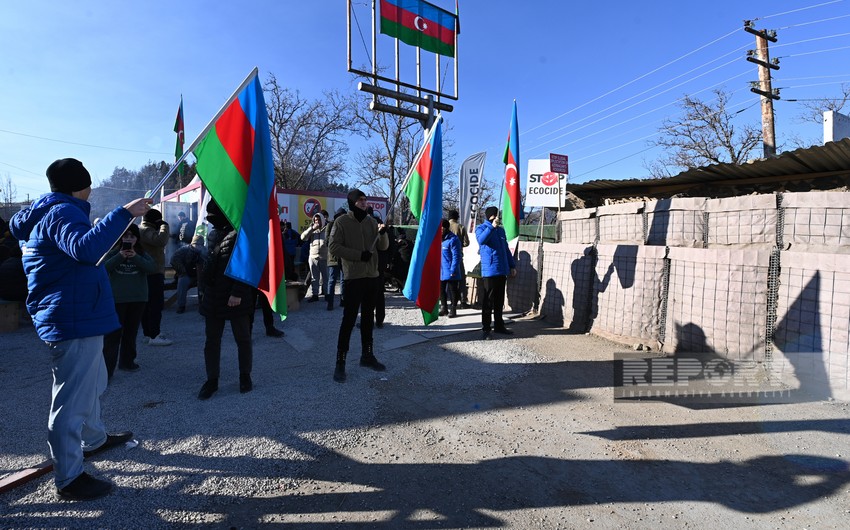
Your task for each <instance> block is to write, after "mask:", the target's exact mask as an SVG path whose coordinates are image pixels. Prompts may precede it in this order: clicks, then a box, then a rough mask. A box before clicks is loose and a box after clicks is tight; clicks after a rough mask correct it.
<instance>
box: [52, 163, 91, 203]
mask: <svg viewBox="0 0 850 530" xmlns="http://www.w3.org/2000/svg"><path fill="white" fill-rule="evenodd" d="M47 180H48V181H50V191H58V192H60V193H66V194H68V195H70V194H72V193H74V192H75V191H82V190H84V189H86V188H88V187H89V186H91V175H89V172H88V171H87V170H86V168H85V167H83V163H82V162H80V161H79V160H77V159H75V158H62V159H59V160H57V161H55V162H53V163H52V164H50V165H49V166H47Z"/></svg>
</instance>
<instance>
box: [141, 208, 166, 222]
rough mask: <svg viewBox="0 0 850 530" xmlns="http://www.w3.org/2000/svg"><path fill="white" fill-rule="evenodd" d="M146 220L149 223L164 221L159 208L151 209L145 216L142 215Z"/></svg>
mask: <svg viewBox="0 0 850 530" xmlns="http://www.w3.org/2000/svg"><path fill="white" fill-rule="evenodd" d="M142 219H144V220H145V221H147V222H149V223H156V222H157V221H162V212H160V211H159V210H154V209H150V210H148V211H147V212H145V215H144V217H142Z"/></svg>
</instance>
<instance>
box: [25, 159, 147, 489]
mask: <svg viewBox="0 0 850 530" xmlns="http://www.w3.org/2000/svg"><path fill="white" fill-rule="evenodd" d="M47 179H48V181H49V182H50V189H51V193H48V194H46V195H42V196H41V197H39V198H38V199H36V200H35V202H33V204H32V205H31V206H30V207H29V208H26V209H24V210H21V211H20V212H18V213H16V214H15V215H14V216H13V217H12V219H11V220H10V222H9V228H10V231H11V233H12V235H13V236H15V237H16V238H17V239H18V240H20V241H21V242H23V250H24V252H23V266H24V271H25V272H26V274H27V287H28V290H29V295H28V296H27V311H28V312H29V314H30V316H32V321H33V324H34V325H35V330H36V333H38V337H39V339H41V340H42V341H44V343H46V344H47V347H48V349H49V350H50V355H51V358H52V359H51V371H52V372H53V391H52V399H51V404H50V416H49V418H50V419H49V421H48V425H47V428H48V432H47V443H48V445H49V447H50V458H51V459H52V460H53V471H54V481H55V483H56V490H57V494H58V495H59V497H61V498H63V499H67V500H90V499H96V498H98V497H102V496H104V495H106V494H108V493H109V492H110V491H111V490H112V484H111V483H109V482H108V481H106V480H101V479H97V478H94V477H92V476H91V475H89V474H88V473H86V472H85V470H84V466H83V457H84V456H86V457H87V456H91V455H93V454H95V453H98V452H100V451H103V450H105V449H108V448H110V447H115V446H117V445H121V444H123V443H124V442H126V441H128V440H130V439H131V438H132V437H133V433H131V432H122V433H116V434H108V433H107V432H106V427H105V426H104V424H103V420H102V419H101V414H100V411H101V397H102V395H103V392H104V391H105V390H106V383H107V374H106V363H105V362H104V360H103V337H104V335H106V334H107V333H110V332H112V331H115V330H116V329H118V328H119V327H120V324H119V322H118V315H117V314H116V312H115V304H114V302H113V297H112V289H111V287H110V285H109V278H108V276H107V274H106V269H105V268H104V267H103V266H102V265H98V261H99V260H100V258H102V257H103V255H104V254H106V252H107V251H108V250H109V249H110V248H111V247H112V245H113V244H114V243H115V242H116V241H117V240H118V239H119V238H120V237H121V235H122V234H123V233H124V231H125V230H126V229H127V226H128V225H129V224H130V223H131V222H132V220H133V219H134V218H135V217H138V216H140V215H143V214H144V213H145V212H146V211H148V210H149V209H150V205H149V204H148V201H147V200H146V199H141V198H139V199H136V200H134V201H132V202H130V203H128V204H125V205H124V206H123V207H119V208H115V209H114V210H112V211H111V212H109V213H108V214H106V215H105V216H104V217H103V219H102V220H101V221H100V222H99V223H98V224H97V226H92V223H91V221H90V220H89V214H90V213H91V205H90V204H89V202H88V198H89V196H90V195H91V191H92V189H91V176H90V175H89V172H88V171H87V170H86V168H85V167H84V166H83V164H82V162H80V161H79V160H76V159H73V158H64V159H61V160H57V161H55V162H53V163H52V164H50V166H49V167H48V168H47Z"/></svg>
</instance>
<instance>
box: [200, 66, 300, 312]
mask: <svg viewBox="0 0 850 530" xmlns="http://www.w3.org/2000/svg"><path fill="white" fill-rule="evenodd" d="M252 77H253V78H252ZM252 77H249V78H248V80H246V82H245V84H244V86H245V88H244V89H243V90H241V91H240V92H238V93H237V94H234V96H233V97H232V98H231V102H230V103H229V104H227V105H226V106H225V108H224V110H223V111H222V112H221V114H220V116H219V117H218V119H217V120H215V123H214V124H213V125H212V128H211V129H210V130H209V132H208V133H207V134H206V136H204V138H203V139H202V140H201V141H200V143H199V144H198V147H196V148H195V149H194V153H195V157H196V158H197V159H198V166H197V167H198V176H199V177H200V178H201V181H202V182H203V183H204V185H206V187H207V189H208V190H209V193H210V195H212V198H213V199H215V202H216V203H218V205H219V206H220V207H221V210H222V212H224V215H225V216H226V217H227V219H228V220H229V221H230V224H232V225H233V228H234V229H236V230H237V232H238V234H237V236H236V246H235V248H234V249H233V255H232V256H231V258H230V262H229V263H228V264H227V270H226V271H225V274H227V276H229V277H231V278H233V279H236V280H239V281H241V282H244V283H247V284H249V285H253V286H254V287H258V288H259V289H260V290H261V291H262V292H263V293H264V294H265V295H266V298H268V299H269V303H270V305H271V307H272V309H273V310H274V311H275V312H276V313H278V314H279V315H280V316H281V317H282V318H285V317H286V278H285V276H284V269H283V243H282V241H281V236H280V218H279V217H278V204H277V194H276V192H275V183H274V165H273V160H272V148H271V137H270V136H269V118H268V114H267V113H266V103H265V100H264V98H263V87H262V86H261V85H260V80H259V79H258V78H257V71H256V69H255V70H254V72H253V74H252Z"/></svg>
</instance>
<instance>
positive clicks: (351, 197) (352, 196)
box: [348, 189, 366, 210]
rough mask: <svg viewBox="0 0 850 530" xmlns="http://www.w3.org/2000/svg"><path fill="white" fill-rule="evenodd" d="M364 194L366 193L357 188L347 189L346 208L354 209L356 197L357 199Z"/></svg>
mask: <svg viewBox="0 0 850 530" xmlns="http://www.w3.org/2000/svg"><path fill="white" fill-rule="evenodd" d="M365 196H366V194H365V193H363V192H362V191H360V190H358V189H353V190H351V191H349V192H348V209H349V210H354V208H355V206H354V205H355V203H356V202H357V199H359V198H360V197H365Z"/></svg>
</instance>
